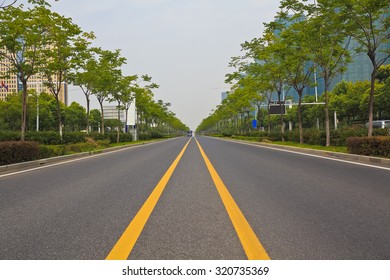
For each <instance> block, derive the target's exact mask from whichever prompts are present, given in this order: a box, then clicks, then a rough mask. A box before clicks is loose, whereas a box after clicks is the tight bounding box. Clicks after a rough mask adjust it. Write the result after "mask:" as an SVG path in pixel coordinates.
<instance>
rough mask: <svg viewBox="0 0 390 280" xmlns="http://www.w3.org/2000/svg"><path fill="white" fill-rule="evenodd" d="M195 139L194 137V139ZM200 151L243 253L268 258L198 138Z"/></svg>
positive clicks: (262, 258)
mask: <svg viewBox="0 0 390 280" xmlns="http://www.w3.org/2000/svg"><path fill="white" fill-rule="evenodd" d="M195 140H196V139H195ZM196 143H197V144H198V147H199V150H200V153H201V154H202V157H203V160H204V161H205V163H206V166H207V169H208V170H209V172H210V175H211V177H212V179H213V181H214V184H215V187H216V188H217V191H218V193H219V195H220V197H221V199H222V202H223V204H224V206H225V209H226V211H227V213H228V215H229V217H230V220H231V221H232V223H233V226H234V228H235V230H236V232H237V235H238V238H239V239H240V242H241V245H242V247H243V248H244V251H245V254H246V255H247V257H248V259H249V260H269V259H270V257H269V256H268V254H267V252H266V251H265V249H264V247H263V245H262V244H261V243H260V241H259V239H258V238H257V236H256V234H255V233H254V231H253V229H252V227H251V226H250V224H249V223H248V221H247V220H246V218H245V216H244V214H242V212H241V210H240V208H239V207H238V205H237V204H236V202H235V201H234V199H233V197H232V196H231V194H230V193H229V191H228V189H227V188H226V186H225V184H224V183H223V181H222V179H221V177H219V175H218V173H217V171H216V170H215V168H214V166H213V165H212V164H211V162H210V160H209V158H208V157H207V155H206V153H205V152H204V151H203V149H202V147H201V145H200V144H199V142H198V140H196Z"/></svg>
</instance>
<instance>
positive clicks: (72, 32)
mask: <svg viewBox="0 0 390 280" xmlns="http://www.w3.org/2000/svg"><path fill="white" fill-rule="evenodd" d="M46 13H47V15H46V17H47V22H46V24H47V26H48V28H47V31H46V32H47V38H48V40H47V43H48V47H46V48H44V49H43V50H42V52H43V54H44V56H45V57H46V58H47V60H46V62H45V63H44V64H43V65H42V67H41V68H40V73H42V75H43V78H44V79H45V82H44V84H45V86H46V87H47V88H48V89H49V91H50V93H51V94H52V95H53V96H54V98H55V100H56V102H57V114H58V122H59V123H58V126H59V133H60V136H61V137H62V134H63V125H62V117H61V105H60V94H61V93H63V85H64V83H65V82H66V80H67V77H66V74H67V72H68V71H69V70H70V68H71V67H72V61H73V60H74V59H76V57H77V55H78V53H79V52H80V51H81V52H82V51H83V50H84V49H85V46H86V45H87V43H86V39H85V38H93V34H88V33H83V34H82V30H81V29H80V27H79V26H78V25H76V24H74V23H73V22H72V20H71V19H70V18H65V17H63V16H61V15H59V14H57V13H54V12H51V11H50V10H49V9H46Z"/></svg>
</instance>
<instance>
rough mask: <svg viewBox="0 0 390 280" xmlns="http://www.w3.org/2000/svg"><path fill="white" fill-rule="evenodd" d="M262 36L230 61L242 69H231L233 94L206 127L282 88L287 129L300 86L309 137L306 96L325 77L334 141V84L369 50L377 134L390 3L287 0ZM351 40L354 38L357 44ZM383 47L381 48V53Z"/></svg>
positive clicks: (299, 118)
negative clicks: (288, 108)
mask: <svg viewBox="0 0 390 280" xmlns="http://www.w3.org/2000/svg"><path fill="white" fill-rule="evenodd" d="M264 26H265V31H264V33H263V34H262V36H261V37H259V38H254V39H252V40H251V41H249V42H245V43H243V44H242V49H243V51H244V55H242V56H240V57H234V58H233V59H232V61H231V63H230V66H231V67H235V68H236V71H235V72H234V73H232V74H228V75H227V79H226V81H227V82H228V83H231V84H232V88H231V92H230V94H229V95H228V98H227V99H225V100H224V101H223V102H222V104H221V105H219V106H218V107H217V109H216V110H215V111H214V112H213V113H212V114H211V115H210V116H209V117H208V118H206V119H204V120H203V122H202V123H201V125H200V126H199V127H198V131H202V130H205V129H207V128H208V127H210V125H215V124H216V123H219V122H220V121H224V120H225V121H226V120H232V119H235V118H238V117H237V116H238V115H241V116H245V114H249V112H250V111H251V110H252V107H253V106H254V104H255V105H258V106H261V105H262V104H263V103H268V105H269V104H270V102H271V101H272V99H273V96H274V95H275V94H276V95H277V99H278V103H279V104H280V122H281V125H280V129H281V134H282V136H283V134H284V111H283V110H282V104H283V103H284V102H285V101H286V99H287V98H288V96H289V94H288V93H289V92H291V91H295V92H296V93H297V95H298V109H297V122H298V128H299V132H300V142H303V120H302V98H303V95H304V91H305V89H306V88H308V87H313V86H315V81H313V75H317V76H318V77H319V78H322V79H323V81H324V85H325V90H324V93H323V96H322V100H323V102H324V104H325V105H324V113H325V130H326V145H327V146H329V145H330V116H329V104H330V103H329V87H330V85H331V83H332V81H333V80H334V78H335V77H336V76H338V75H339V74H340V73H342V72H344V71H345V70H346V67H347V65H348V63H350V62H351V59H352V55H351V54H352V53H366V54H367V55H368V57H369V59H370V61H371V64H372V73H371V82H370V90H369V98H368V100H367V112H368V113H367V115H368V119H369V129H368V135H369V136H371V135H372V124H373V119H374V93H375V80H376V77H377V72H378V69H379V68H380V66H381V65H383V64H384V63H385V61H386V60H387V59H388V58H389V56H390V50H389V49H387V50H384V46H385V45H386V44H388V43H389V40H390V33H389V32H390V17H389V4H388V3H387V2H386V1H381V0H365V1H361V0H333V1H328V0H319V1H317V2H316V1H314V3H309V1H307V0H303V1H299V0H282V1H281V4H280V12H278V14H277V15H276V17H275V21H273V22H271V23H266V24H264ZM351 42H354V43H353V44H352V43H351ZM380 52H381V53H380Z"/></svg>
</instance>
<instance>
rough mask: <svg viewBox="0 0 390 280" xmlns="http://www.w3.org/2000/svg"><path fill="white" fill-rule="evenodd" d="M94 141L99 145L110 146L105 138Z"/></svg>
mask: <svg viewBox="0 0 390 280" xmlns="http://www.w3.org/2000/svg"><path fill="white" fill-rule="evenodd" d="M96 143H97V144H98V145H99V146H100V147H105V148H106V147H109V146H110V143H111V142H110V140H108V139H106V140H97V141H96Z"/></svg>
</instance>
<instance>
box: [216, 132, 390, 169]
mask: <svg viewBox="0 0 390 280" xmlns="http://www.w3.org/2000/svg"><path fill="white" fill-rule="evenodd" d="M219 139H220V138H219ZM224 140H225V141H231V142H241V143H245V144H252V145H256V146H264V147H272V148H277V149H280V150H287V151H293V152H299V153H304V154H309V155H318V156H322V157H328V158H334V159H340V160H345V161H351V162H358V163H364V164H371V165H376V166H381V167H390V159H387V158H380V157H372V156H363V155H355V154H346V153H338V152H331V151H323V150H315V149H309V148H298V147H290V146H283V145H277V144H270V143H262V142H251V141H245V140H235V139H224Z"/></svg>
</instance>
